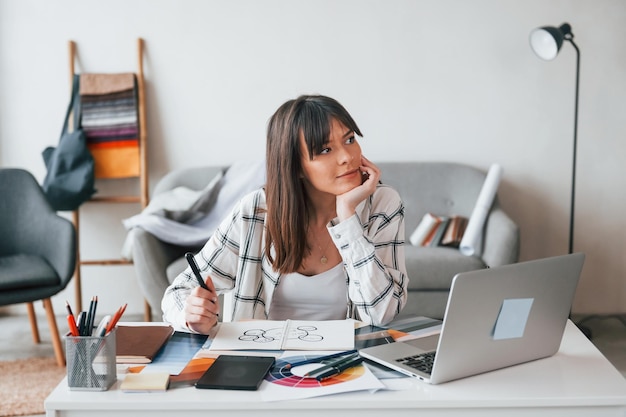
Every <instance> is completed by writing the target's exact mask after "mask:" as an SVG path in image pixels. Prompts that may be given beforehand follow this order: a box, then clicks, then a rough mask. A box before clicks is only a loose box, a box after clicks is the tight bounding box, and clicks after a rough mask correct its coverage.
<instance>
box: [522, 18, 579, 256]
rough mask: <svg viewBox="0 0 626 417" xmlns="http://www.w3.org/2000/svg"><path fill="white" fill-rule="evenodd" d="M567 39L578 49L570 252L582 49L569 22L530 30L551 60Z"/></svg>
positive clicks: (542, 54)
mask: <svg viewBox="0 0 626 417" xmlns="http://www.w3.org/2000/svg"><path fill="white" fill-rule="evenodd" d="M564 40H566V41H568V42H569V43H571V44H572V46H573V47H574V49H575V50H576V99H575V105H574V106H575V107H574V151H573V160H572V192H571V201H570V217H569V246H568V253H573V251H574V204H575V195H576V148H577V136H578V84H579V74H580V50H579V49H578V46H576V44H575V43H574V34H573V33H572V27H571V26H570V25H569V24H568V23H563V24H562V25H561V26H559V27H558V28H556V27H553V26H544V27H540V28H537V29H534V30H533V31H532V32H530V47H531V48H532V50H533V52H535V54H537V56H538V57H539V58H541V59H545V60H546V61H550V60H552V59H554V58H556V56H557V55H558V53H559V50H560V49H561V46H562V45H563V41H564Z"/></svg>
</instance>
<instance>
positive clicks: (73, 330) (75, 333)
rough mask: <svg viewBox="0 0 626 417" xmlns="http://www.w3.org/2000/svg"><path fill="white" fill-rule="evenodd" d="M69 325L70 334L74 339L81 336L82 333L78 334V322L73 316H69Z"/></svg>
mask: <svg viewBox="0 0 626 417" xmlns="http://www.w3.org/2000/svg"><path fill="white" fill-rule="evenodd" d="M67 323H68V324H69V325H70V334H71V335H72V336H74V337H78V336H80V333H79V332H78V326H76V320H75V319H74V315H73V314H68V315H67Z"/></svg>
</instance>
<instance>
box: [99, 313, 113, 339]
mask: <svg viewBox="0 0 626 417" xmlns="http://www.w3.org/2000/svg"><path fill="white" fill-rule="evenodd" d="M110 322H111V315H110V314H107V315H106V316H104V317H102V320H100V324H98V328H97V329H96V336H98V337H103V336H104V335H105V334H106V332H107V327H108V326H109V323H110Z"/></svg>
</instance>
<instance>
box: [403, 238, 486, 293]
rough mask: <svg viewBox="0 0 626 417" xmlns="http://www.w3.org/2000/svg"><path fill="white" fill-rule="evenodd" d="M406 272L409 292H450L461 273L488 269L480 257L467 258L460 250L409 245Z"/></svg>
mask: <svg viewBox="0 0 626 417" xmlns="http://www.w3.org/2000/svg"><path fill="white" fill-rule="evenodd" d="M405 253H406V270H407V271H409V272H408V274H409V291H411V290H449V289H450V285H451V284H452V278H454V276H455V275H456V274H458V273H459V272H465V271H473V270H476V269H483V268H485V267H486V265H485V263H484V262H483V261H482V260H481V259H480V258H478V257H475V256H465V255H463V254H462V253H461V252H459V251H458V249H452V248H444V247H434V248H431V247H417V246H412V245H409V244H407V245H406V246H405Z"/></svg>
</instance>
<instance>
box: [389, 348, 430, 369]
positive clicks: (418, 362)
mask: <svg viewBox="0 0 626 417" xmlns="http://www.w3.org/2000/svg"><path fill="white" fill-rule="evenodd" d="M435 353H436V352H435V351H432V352H426V353H420V354H418V355H412V356H407V357H406V358H401V359H396V362H399V363H401V364H403V365H406V366H410V367H411V368H413V369H417V370H418V371H420V372H424V373H427V374H430V373H431V371H432V370H433V363H434V362H435Z"/></svg>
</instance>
